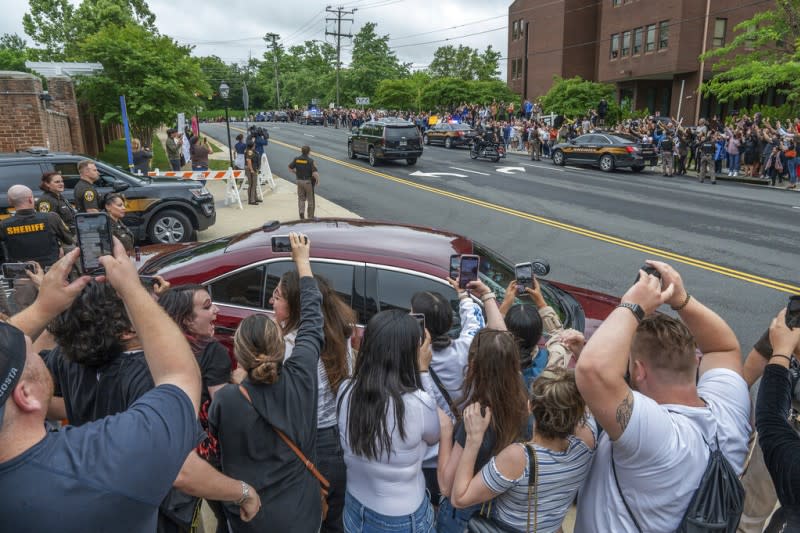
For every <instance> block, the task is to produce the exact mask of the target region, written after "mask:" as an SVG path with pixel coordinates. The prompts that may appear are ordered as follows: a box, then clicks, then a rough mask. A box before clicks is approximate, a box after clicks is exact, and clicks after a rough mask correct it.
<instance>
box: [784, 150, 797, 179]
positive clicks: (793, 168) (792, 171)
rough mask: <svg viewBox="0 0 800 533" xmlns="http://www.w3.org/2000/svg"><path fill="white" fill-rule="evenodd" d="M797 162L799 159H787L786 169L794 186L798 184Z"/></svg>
mask: <svg viewBox="0 0 800 533" xmlns="http://www.w3.org/2000/svg"><path fill="white" fill-rule="evenodd" d="M797 161H798V158H796V157H793V158H791V159H789V158H787V159H786V168H787V170H788V171H789V183H791V184H792V185H794V184H795V183H797Z"/></svg>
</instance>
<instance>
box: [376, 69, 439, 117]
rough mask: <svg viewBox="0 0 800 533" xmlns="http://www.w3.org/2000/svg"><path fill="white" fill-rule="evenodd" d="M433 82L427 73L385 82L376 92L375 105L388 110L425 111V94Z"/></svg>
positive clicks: (418, 73)
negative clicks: (427, 87) (426, 88)
mask: <svg viewBox="0 0 800 533" xmlns="http://www.w3.org/2000/svg"><path fill="white" fill-rule="evenodd" d="M430 82H431V78H430V76H428V74H427V73H425V72H414V73H413V74H411V76H409V77H408V78H403V79H401V80H383V81H381V82H380V83H379V84H378V88H377V90H376V91H375V99H374V100H375V101H374V102H373V105H375V106H378V107H385V108H387V109H415V110H417V111H421V110H422V109H423V105H422V103H423V93H424V91H425V87H426V86H427V85H428V84H429V83H430Z"/></svg>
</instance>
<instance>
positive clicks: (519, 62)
mask: <svg viewBox="0 0 800 533" xmlns="http://www.w3.org/2000/svg"><path fill="white" fill-rule="evenodd" d="M524 75H525V73H524V72H523V71H522V58H519V59H517V78H519V79H522V77H523V76H524Z"/></svg>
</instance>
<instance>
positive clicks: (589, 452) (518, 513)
mask: <svg viewBox="0 0 800 533" xmlns="http://www.w3.org/2000/svg"><path fill="white" fill-rule="evenodd" d="M515 446H521V447H522V448H523V450H524V449H525V445H524V444H520V443H517V444H515ZM532 448H533V450H534V451H535V452H536V459H537V462H538V465H537V467H538V469H539V479H538V483H537V485H536V487H534V489H533V499H531V502H530V514H531V517H530V523H531V527H533V523H534V521H536V531H537V533H550V532H555V531H558V529H559V528H560V527H561V522H562V521H563V520H564V516H565V515H566V514H567V510H568V509H569V506H570V504H571V503H572V502H573V501H574V499H575V495H576V494H577V492H578V489H579V488H580V487H581V485H582V484H583V482H584V480H585V479H586V476H587V475H588V474H589V468H590V467H591V465H592V457H593V456H594V450H593V449H591V448H589V446H587V445H586V443H585V442H583V441H582V440H580V439H579V438H577V437H575V436H570V437H569V446H568V447H567V450H566V451H565V452H554V451H553V450H549V449H547V448H542V447H541V446H538V445H535V444H534V445H532ZM525 457H526V462H528V464H527V465H525V470H524V472H523V473H522V475H521V476H520V477H519V478H517V479H508V478H506V477H505V476H503V475H502V474H501V473H500V472H499V471H498V470H497V464H496V462H495V461H496V459H497V458H496V457H492V459H491V460H490V461H489V462H488V463H487V464H486V466H484V467H483V469H482V470H481V473H482V475H483V482H484V483H486V486H487V487H489V489H490V490H491V491H492V492H494V493H495V494H497V495H498V496H497V498H495V500H494V504H493V505H492V518H494V519H495V520H497V521H498V522H500V523H501V524H503V525H504V526H505V527H508V528H511V529H513V530H515V531H522V532H524V531H526V527H527V523H528V509H529V507H528V475H529V472H530V462H529V461H527V457H528V454H527V453H525ZM537 499H538V502H537ZM534 507H536V517H534Z"/></svg>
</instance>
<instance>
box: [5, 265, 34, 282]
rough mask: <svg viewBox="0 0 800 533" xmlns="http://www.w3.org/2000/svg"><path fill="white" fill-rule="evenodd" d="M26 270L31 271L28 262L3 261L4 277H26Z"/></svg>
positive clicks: (31, 268)
mask: <svg viewBox="0 0 800 533" xmlns="http://www.w3.org/2000/svg"><path fill="white" fill-rule="evenodd" d="M26 272H33V265H31V264H30V263H3V277H4V278H6V279H18V278H27V277H28V275H27V274H26Z"/></svg>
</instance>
